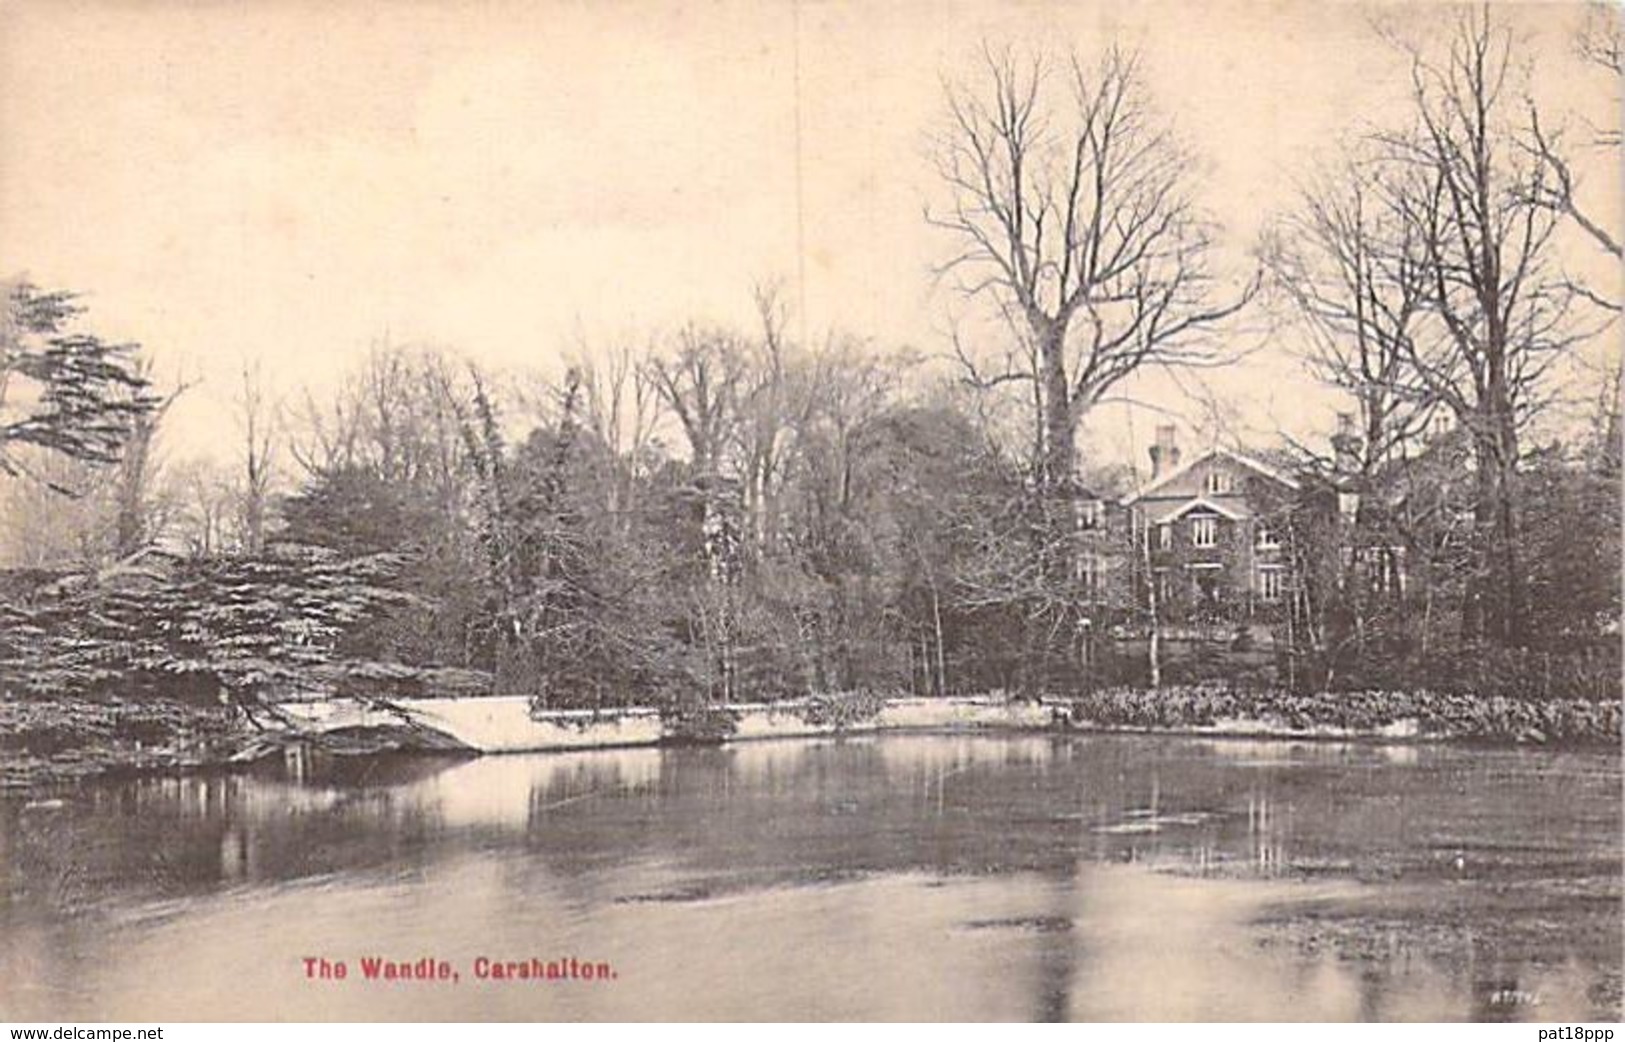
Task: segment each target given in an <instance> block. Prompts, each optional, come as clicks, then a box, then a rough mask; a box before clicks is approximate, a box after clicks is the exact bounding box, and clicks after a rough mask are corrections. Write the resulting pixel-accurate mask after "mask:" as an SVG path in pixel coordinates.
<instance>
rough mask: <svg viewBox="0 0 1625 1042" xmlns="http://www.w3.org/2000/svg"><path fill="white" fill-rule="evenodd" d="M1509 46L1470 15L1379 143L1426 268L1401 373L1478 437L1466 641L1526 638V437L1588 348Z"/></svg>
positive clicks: (1417, 70)
mask: <svg viewBox="0 0 1625 1042" xmlns="http://www.w3.org/2000/svg"><path fill="white" fill-rule="evenodd" d="M1517 71H1518V70H1517V67H1516V62H1515V60H1514V57H1513V41H1512V37H1511V34H1510V33H1509V32H1508V31H1506V30H1505V29H1504V28H1498V27H1497V26H1495V25H1494V24H1493V22H1492V19H1491V16H1490V13H1489V11H1488V10H1487V9H1486V10H1484V11H1482V12H1477V13H1469V14H1464V15H1463V16H1462V17H1461V18H1460V19H1459V21H1458V23H1457V25H1456V27H1455V30H1454V33H1453V36H1452V38H1451V41H1450V44H1449V48H1448V51H1447V53H1446V54H1445V55H1444V56H1443V58H1442V59H1440V60H1435V59H1433V58H1430V57H1429V56H1428V55H1426V54H1424V53H1421V52H1414V53H1413V54H1412V95H1413V102H1414V110H1415V115H1416V120H1417V124H1416V127H1415V129H1414V130H1413V131H1411V132H1407V133H1397V134H1385V135H1382V136H1381V138H1380V140H1381V141H1382V143H1383V145H1384V147H1385V148H1386V150H1387V155H1388V160H1389V161H1390V162H1391V163H1392V164H1393V167H1394V170H1395V171H1396V172H1395V174H1394V176H1393V177H1392V178H1391V179H1390V180H1389V181H1388V182H1387V184H1388V188H1389V192H1390V205H1392V206H1393V207H1394V209H1395V212H1396V213H1397V214H1398V215H1399V216H1400V217H1401V219H1402V220H1403V221H1404V222H1405V225H1406V228H1407V234H1408V235H1411V236H1414V241H1415V243H1416V244H1417V248H1418V249H1419V251H1420V257H1421V259H1422V260H1423V261H1424V262H1425V271H1426V278H1427V287H1426V294H1427V297H1426V304H1427V309H1428V313H1429V315H1430V316H1431V318H1432V319H1433V320H1434V323H1435V329H1436V333H1437V335H1432V336H1413V337H1410V338H1408V339H1407V340H1406V341H1405V343H1404V347H1405V350H1406V361H1407V364H1408V365H1409V366H1410V368H1411V369H1412V370H1413V371H1414V373H1415V376H1416V377H1417V379H1419V380H1420V381H1421V384H1422V386H1423V387H1424V388H1425V389H1426V391H1427V393H1428V394H1430V395H1432V396H1433V397H1435V398H1436V399H1437V400H1438V401H1439V402H1441V403H1442V404H1444V405H1445V406H1446V407H1448V408H1449V409H1450V410H1451V411H1452V412H1453V413H1454V414H1455V415H1456V417H1457V419H1458V421H1459V422H1460V424H1461V426H1462V427H1463V428H1464V429H1465V430H1467V431H1468V432H1469V435H1470V437H1471V439H1472V443H1473V450H1474V461H1475V464H1476V468H1475V474H1476V480H1477V485H1478V489H1477V504H1476V517H1477V525H1478V540H1477V542H1478V551H1479V555H1480V556H1479V561H1478V568H1477V573H1478V574H1477V577H1476V579H1477V581H1476V583H1475V591H1474V595H1473V597H1472V599H1471V602H1470V604H1469V611H1468V612H1467V626H1468V629H1469V632H1470V633H1482V634H1484V635H1487V636H1490V637H1492V638H1494V639H1497V640H1501V641H1504V642H1506V643H1510V644H1517V643H1520V642H1521V641H1522V639H1523V636H1524V613H1525V604H1524V599H1525V598H1524V591H1523V580H1522V575H1521V570H1520V565H1519V561H1518V501H1517V469H1518V462H1519V437H1520V432H1521V431H1522V429H1523V428H1524V425H1525V424H1526V423H1527V421H1528V420H1529V418H1530V417H1531V416H1533V415H1534V414H1535V413H1536V412H1537V411H1538V410H1539V409H1540V408H1541V407H1542V406H1543V405H1544V404H1546V402H1547V401H1548V395H1549V391H1550V381H1549V377H1550V376H1551V375H1552V369H1553V366H1554V365H1555V364H1557V362H1558V361H1559V360H1561V359H1562V358H1564V357H1565V356H1566V355H1567V354H1568V353H1569V349H1570V348H1572V347H1573V346H1574V344H1575V343H1576V342H1577V341H1578V340H1579V339H1580V338H1581V336H1582V334H1581V333H1580V332H1577V331H1576V329H1575V327H1574V323H1573V322H1572V321H1571V320H1570V314H1569V312H1570V310H1571V304H1572V301H1573V299H1574V294H1573V291H1572V288H1571V287H1570V286H1569V285H1568V283H1567V281H1566V280H1565V279H1563V278H1562V277H1561V276H1560V274H1559V273H1557V272H1556V271H1555V270H1554V267H1555V263H1554V256H1553V255H1554V252H1555V247H1554V243H1553V236H1554V233H1555V232H1556V229H1557V226H1558V221H1559V219H1560V217H1559V214H1558V213H1557V212H1555V211H1554V210H1553V209H1552V208H1550V207H1549V206H1547V205H1544V204H1543V203H1542V202H1541V200H1543V199H1545V198H1547V197H1549V195H1550V191H1551V181H1550V178H1551V176H1552V168H1551V167H1550V165H1549V164H1547V163H1544V162H1541V161H1539V159H1538V158H1537V157H1535V156H1531V155H1530V154H1529V151H1528V148H1527V147H1526V146H1527V141H1526V139H1525V138H1524V135H1523V128H1522V126H1521V125H1520V121H1519V119H1518V118H1517V117H1518V114H1517V113H1516V112H1509V111H1508V110H1509V109H1511V108H1512V106H1513V105H1514V104H1515V96H1514V94H1513V86H1514V77H1515V75H1516V74H1517Z"/></svg>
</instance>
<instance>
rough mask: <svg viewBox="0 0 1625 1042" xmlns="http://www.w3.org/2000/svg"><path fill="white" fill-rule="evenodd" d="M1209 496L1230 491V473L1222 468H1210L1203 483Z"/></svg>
mask: <svg viewBox="0 0 1625 1042" xmlns="http://www.w3.org/2000/svg"><path fill="white" fill-rule="evenodd" d="M1204 487H1205V488H1206V489H1207V492H1208V495H1210V496H1221V495H1223V494H1224V493H1226V492H1229V491H1230V475H1229V474H1227V473H1225V472H1224V471H1222V470H1210V471H1208V474H1207V482H1206V484H1205V485H1204Z"/></svg>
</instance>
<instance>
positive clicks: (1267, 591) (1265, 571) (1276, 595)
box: [1258, 568, 1286, 602]
mask: <svg viewBox="0 0 1625 1042" xmlns="http://www.w3.org/2000/svg"><path fill="white" fill-rule="evenodd" d="M1284 592H1286V569H1284V568H1260V569H1259V570H1258V599H1259V600H1261V601H1270V602H1274V601H1278V600H1280V599H1281V595H1282V594H1283V593H1284Z"/></svg>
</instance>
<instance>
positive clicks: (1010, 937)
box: [0, 736, 1621, 1020]
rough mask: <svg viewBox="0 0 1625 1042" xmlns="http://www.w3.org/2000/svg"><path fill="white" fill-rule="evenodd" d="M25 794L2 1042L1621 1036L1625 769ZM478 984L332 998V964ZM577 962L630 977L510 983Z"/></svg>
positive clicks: (934, 751)
mask: <svg viewBox="0 0 1625 1042" xmlns="http://www.w3.org/2000/svg"><path fill="white" fill-rule="evenodd" d="M298 773H299V774H300V775H302V780H296V779H295V778H292V777H290V776H289V775H288V774H287V773H286V772H281V771H277V772H266V773H261V774H255V775H239V776H231V777H212V778H187V779H161V780H146V781H140V782H132V783H127V784H120V785H113V786H107V787H100V788H95V789H92V790H88V791H86V792H85V793H83V794H81V795H79V796H76V797H75V798H73V799H72V800H70V801H69V802H68V803H67V805H65V806H62V807H56V808H48V807H47V808H40V807H27V806H25V805H21V804H18V803H0V883H3V889H0V1017H7V1016H9V1017H12V1018H18V1019H46V1018H51V1019H56V1018H65V1017H74V1018H77V1019H93V1018H101V1017H105V1018H109V1019H234V1018H245V1019H274V1018H278V1017H287V1018H291V1019H352V1018H353V1019H374V1018H386V1019H388V1018H412V1019H466V1018H475V1019H477V1018H483V1017H494V1018H501V1019H570V1018H587V1019H628V1018H631V1019H639V1018H647V1019H763V1018H766V1019H970V1020H984V1019H991V1020H997V1019H1015V1020H1026V1019H1039V1020H1059V1019H1077V1020H1110V1019H1158V1020H1164V1019H1181V1018H1193V1019H1219V1020H1229V1019H1235V1020H1250V1019H1271V1020H1273V1019H1313V1020H1345V1019H1383V1020H1387V1019H1414V1018H1421V1019H1454V1018H1474V1019H1541V1020H1554V1019H1560V1018H1563V1017H1582V1016H1583V1017H1588V1018H1591V1017H1597V1016H1607V1015H1613V1014H1614V1013H1615V1012H1616V1011H1617V1006H1618V1001H1619V999H1618V991H1619V975H1620V963H1621V956H1620V951H1619V940H1618V929H1619V924H1620V886H1619V876H1620V839H1621V837H1620V764H1619V760H1618V758H1617V757H1613V756H1607V755H1601V754H1553V753H1525V752H1500V751H1482V750H1474V751H1468V750H1461V749H1443V748H1425V747H1424V748H1418V747H1410V748H1407V749H1406V750H1405V755H1403V756H1397V757H1396V756H1394V755H1392V754H1391V753H1390V752H1388V751H1385V750H1384V749H1382V748H1380V747H1375V746H1366V745H1342V746H1339V745H1327V744H1313V743H1293V742H1244V741H1214V740H1186V739H1169V738H1153V737H1126V736H1124V737H1098V738H1084V737H1067V738H1050V737H1029V736H1022V737H1009V738H995V737H986V736H910V737H904V736H888V737H883V738H864V739H852V740H845V741H827V742H762V743H748V744H741V745H738V746H734V747H729V748H720V749H684V750H660V749H627V750H606V751H602V752H595V753H582V754H571V755H554V756H509V757H490V758H485V759H478V760H470V761H424V760H396V761H372V762H367V763H363V764H354V763H352V764H349V765H332V764H322V763H314V764H301V765H299V772H298ZM368 954H378V955H384V956H388V957H390V958H396V959H416V958H419V957H425V956H427V957H432V958H435V959H446V960H449V961H451V962H453V963H454V964H455V965H456V966H458V967H459V968H460V970H461V972H462V974H463V977H464V979H463V980H462V981H461V982H460V983H459V984H457V985H455V986H452V985H432V984H406V985H400V984H391V985H385V984H382V983H366V982H361V981H357V980H354V979H351V980H347V981H344V982H323V981H310V980H307V979H305V977H304V975H303V962H302V960H303V959H304V958H305V957H306V956H321V957H326V958H331V959H344V960H349V961H354V960H357V959H359V958H360V957H361V956H363V955H368ZM532 955H534V956H536V957H538V958H541V959H544V960H546V959H557V958H568V957H570V956H578V957H581V958H586V959H593V960H603V961H608V962H610V963H611V964H613V965H614V967H615V969H616V972H617V974H618V976H617V977H616V979H615V980H614V981H612V982H604V983H593V984H583V983H571V984H552V985H541V986H537V985H525V986H520V985H516V984H501V983H494V982H489V981H478V980H474V979H473V971H472V967H473V963H474V960H475V959H477V958H479V957H481V956H486V957H490V958H496V959H498V960H503V959H528V958H529V957H531V956H532Z"/></svg>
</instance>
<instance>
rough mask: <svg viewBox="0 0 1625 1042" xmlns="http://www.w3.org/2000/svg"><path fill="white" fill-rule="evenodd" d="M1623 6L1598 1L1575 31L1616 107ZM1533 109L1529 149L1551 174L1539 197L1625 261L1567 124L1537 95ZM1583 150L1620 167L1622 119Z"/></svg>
mask: <svg viewBox="0 0 1625 1042" xmlns="http://www.w3.org/2000/svg"><path fill="white" fill-rule="evenodd" d="M1622 25H1625V23H1622V20H1621V14H1620V11H1619V10H1618V9H1617V8H1616V7H1615V6H1614V5H1612V4H1593V5H1591V6H1590V8H1589V9H1588V11H1587V12H1586V18H1585V21H1584V22H1583V23H1581V26H1580V29H1579V30H1578V32H1577V33H1576V35H1575V39H1574V52H1575V54H1576V56H1577V57H1578V58H1579V59H1580V60H1581V61H1583V62H1585V63H1586V64H1588V65H1590V66H1591V67H1592V68H1593V69H1596V70H1598V71H1599V72H1600V73H1601V74H1602V79H1603V81H1604V83H1605V84H1606V87H1607V89H1608V91H1609V93H1610V95H1611V98H1612V101H1613V105H1612V106H1611V108H1612V109H1613V110H1614V111H1616V112H1617V110H1618V107H1619V104H1620V97H1619V92H1620V85H1621V83H1622V82H1625V57H1622V55H1625V28H1622ZM1528 108H1529V138H1530V142H1529V144H1528V145H1527V147H1528V149H1529V151H1530V152H1531V153H1532V154H1533V155H1534V156H1535V157H1536V158H1537V159H1538V160H1539V161H1540V162H1541V163H1543V164H1545V166H1546V167H1547V170H1548V176H1547V177H1546V178H1545V180H1544V181H1543V182H1542V183H1541V184H1540V185H1539V188H1540V189H1541V194H1540V195H1538V196H1537V197H1536V201H1537V202H1540V203H1541V204H1543V205H1545V206H1547V207H1549V208H1550V209H1552V210H1553V211H1555V212H1557V213H1559V214H1562V215H1563V216H1564V217H1566V218H1568V219H1569V220H1571V221H1573V222H1574V224H1575V226H1576V227H1578V228H1579V229H1580V230H1581V231H1582V232H1583V233H1584V234H1585V235H1586V236H1587V237H1589V238H1590V240H1591V241H1592V242H1593V243H1594V244H1596V245H1597V246H1598V247H1600V248H1601V249H1602V250H1603V252H1605V253H1607V254H1608V255H1609V256H1611V257H1613V259H1614V260H1615V261H1616V262H1622V261H1625V245H1622V244H1621V241H1620V240H1621V234H1620V232H1619V231H1618V230H1615V229H1610V228H1608V227H1606V226H1605V225H1604V223H1603V220H1602V218H1600V217H1599V216H1597V214H1596V212H1595V209H1594V208H1593V207H1592V206H1589V205H1587V204H1586V203H1584V202H1582V201H1581V199H1580V182H1579V178H1578V177H1577V176H1576V175H1575V173H1574V168H1573V164H1572V163H1571V161H1570V157H1569V155H1568V154H1567V152H1568V147H1569V146H1568V143H1567V142H1566V141H1565V134H1564V129H1563V128H1562V127H1555V128H1554V127H1548V126H1547V125H1545V124H1544V123H1543V122H1542V120H1541V115H1540V109H1539V107H1538V106H1537V105H1536V104H1535V103H1534V101H1533V100H1530V101H1529V102H1528ZM1579 147H1580V148H1581V149H1582V150H1583V151H1589V152H1592V153H1594V154H1600V155H1601V157H1602V158H1603V161H1604V162H1605V163H1607V164H1609V165H1610V166H1611V167H1612V168H1615V169H1617V167H1618V165H1619V162H1620V158H1621V157H1620V152H1621V149H1622V148H1625V137H1622V136H1621V133H1620V127H1619V123H1618V122H1617V121H1616V122H1613V123H1611V124H1609V125H1608V126H1603V127H1597V126H1592V127H1591V128H1590V140H1588V141H1584V142H1582V143H1581V144H1580V145H1579ZM1576 289H1577V291H1578V292H1580V293H1581V295H1583V296H1585V297H1586V298H1587V299H1589V300H1590V301H1591V302H1592V303H1594V304H1596V305H1597V306H1599V307H1602V308H1604V309H1606V310H1608V311H1613V312H1618V311H1619V310H1620V309H1621V307H1625V302H1621V301H1620V300H1619V299H1617V298H1616V297H1614V296H1612V295H1609V294H1606V293H1602V292H1598V291H1596V290H1595V289H1594V288H1592V287H1590V286H1584V285H1577V286H1576Z"/></svg>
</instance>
